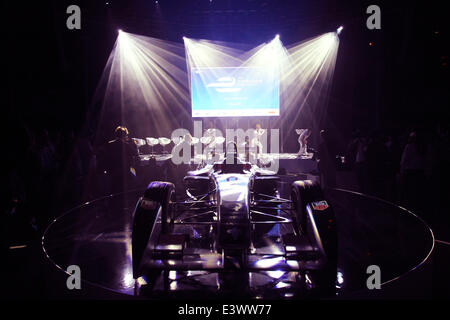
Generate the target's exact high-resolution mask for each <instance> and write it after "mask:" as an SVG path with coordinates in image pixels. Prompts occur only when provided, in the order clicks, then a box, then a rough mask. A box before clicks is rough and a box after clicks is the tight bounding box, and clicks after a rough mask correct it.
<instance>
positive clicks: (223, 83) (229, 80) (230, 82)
mask: <svg viewBox="0 0 450 320" xmlns="http://www.w3.org/2000/svg"><path fill="white" fill-rule="evenodd" d="M235 84H236V78H234V77H220V78H218V79H217V80H216V82H213V83H209V84H207V85H206V87H207V88H211V87H212V88H215V90H216V91H217V92H239V91H241V90H242V88H233V87H234V85H235Z"/></svg>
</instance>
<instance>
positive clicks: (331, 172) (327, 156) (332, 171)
mask: <svg viewBox="0 0 450 320" xmlns="http://www.w3.org/2000/svg"><path fill="white" fill-rule="evenodd" d="M320 137H321V138H322V142H321V143H320V145H319V148H318V158H319V171H320V174H321V176H322V181H323V182H322V184H323V186H324V187H327V188H334V187H336V160H335V155H334V151H333V147H332V143H331V141H330V140H331V139H330V137H329V134H328V132H327V131H325V130H322V131H320Z"/></svg>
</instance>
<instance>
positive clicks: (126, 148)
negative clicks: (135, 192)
mask: <svg viewBox="0 0 450 320" xmlns="http://www.w3.org/2000/svg"><path fill="white" fill-rule="evenodd" d="M114 133H115V136H116V138H115V139H114V140H111V141H109V142H108V143H107V144H106V146H105V150H104V153H103V161H104V168H105V170H106V172H107V174H108V175H109V176H110V178H111V192H113V193H116V192H121V191H125V190H126V189H128V188H129V186H130V184H131V181H132V179H133V178H134V177H135V176H136V169H135V162H136V158H137V156H138V154H139V153H138V148H137V145H136V144H135V143H134V141H133V140H132V139H130V138H129V137H128V134H129V132H128V129H127V128H125V127H122V126H119V127H117V128H116V130H115V131H114Z"/></svg>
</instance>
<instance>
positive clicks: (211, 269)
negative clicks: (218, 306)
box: [132, 153, 337, 298]
mask: <svg viewBox="0 0 450 320" xmlns="http://www.w3.org/2000/svg"><path fill="white" fill-rule="evenodd" d="M230 160H231V161H230ZM184 184H185V189H186V194H187V196H185V197H186V199H185V200H178V199H177V197H176V195H175V186H174V184H172V183H169V182H159V181H155V182H151V183H150V184H149V185H148V187H147V189H146V191H145V193H144V195H143V196H142V197H141V198H140V199H139V200H138V202H137V205H136V208H135V211H134V216H133V230H132V265H133V277H134V279H136V281H135V282H136V294H139V295H147V296H148V295H150V296H151V295H157V296H158V297H164V296H165V295H169V296H171V297H173V296H174V295H175V296H176V295H180V296H181V297H191V298H192V297H194V294H195V296H198V297H202V298H205V297H206V298H209V297H214V296H224V295H226V296H232V297H265V298H266V297H269V298H276V297H292V296H295V295H296V294H297V293H298V292H303V293H304V292H314V293H319V294H322V293H327V294H333V293H334V292H335V291H334V290H335V286H336V274H337V233H336V219H335V216H334V213H333V210H332V207H331V205H330V204H329V203H328V202H327V201H326V200H325V199H324V196H323V192H322V190H321V188H320V186H319V184H318V183H315V182H313V181H311V180H299V181H295V182H293V183H292V185H291V190H290V199H285V198H282V197H281V196H280V192H279V186H280V177H279V176H277V175H276V174H275V173H274V172H272V171H268V170H265V169H261V168H259V167H258V166H256V165H252V164H250V163H248V162H245V161H241V160H240V159H239V157H238V156H237V154H236V153H234V154H232V153H229V154H227V155H226V157H225V158H224V159H223V160H222V161H218V162H215V163H213V164H209V165H206V166H204V167H203V168H202V169H199V170H196V171H190V172H188V173H187V176H186V177H185V178H184ZM287 198H289V195H288V196H287Z"/></svg>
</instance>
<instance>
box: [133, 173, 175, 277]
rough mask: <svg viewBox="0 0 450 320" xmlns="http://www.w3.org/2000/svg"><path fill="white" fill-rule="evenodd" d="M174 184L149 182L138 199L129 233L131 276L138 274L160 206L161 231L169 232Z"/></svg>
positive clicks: (173, 199)
mask: <svg viewBox="0 0 450 320" xmlns="http://www.w3.org/2000/svg"><path fill="white" fill-rule="evenodd" d="M174 202H175V186H174V185H173V184H172V183H170V182H159V181H155V182H151V183H150V184H149V185H148V187H147V190H146V191H145V193H144V196H143V197H142V198H141V199H139V201H138V204H137V206H136V209H135V212H134V215H133V230H132V235H131V239H132V240H131V243H132V261H133V277H134V278H135V279H137V278H138V277H139V276H140V274H139V273H140V270H139V269H140V265H141V260H142V257H143V254H144V251H145V249H146V247H147V243H148V239H149V237H150V233H151V232H152V229H153V225H154V224H155V221H156V217H157V215H158V212H159V209H160V208H161V233H168V232H170V229H171V226H172V220H173V203H174Z"/></svg>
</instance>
